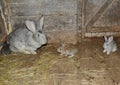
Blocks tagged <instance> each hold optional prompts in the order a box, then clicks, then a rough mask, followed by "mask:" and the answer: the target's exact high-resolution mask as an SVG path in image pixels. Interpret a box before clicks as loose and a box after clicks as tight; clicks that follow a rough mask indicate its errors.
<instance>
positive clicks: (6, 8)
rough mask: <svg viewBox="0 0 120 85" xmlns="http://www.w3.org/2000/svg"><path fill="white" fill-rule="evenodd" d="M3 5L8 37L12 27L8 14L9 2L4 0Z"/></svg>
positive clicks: (9, 14)
mask: <svg viewBox="0 0 120 85" xmlns="http://www.w3.org/2000/svg"><path fill="white" fill-rule="evenodd" d="M4 5H5V13H6V16H7V21H6V22H7V30H6V34H7V35H8V34H9V33H10V32H12V26H11V18H10V16H11V13H10V7H9V0H4Z"/></svg>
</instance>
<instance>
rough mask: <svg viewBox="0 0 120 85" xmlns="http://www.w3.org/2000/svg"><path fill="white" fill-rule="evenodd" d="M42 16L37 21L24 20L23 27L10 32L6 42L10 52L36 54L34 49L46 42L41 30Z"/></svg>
mask: <svg viewBox="0 0 120 85" xmlns="http://www.w3.org/2000/svg"><path fill="white" fill-rule="evenodd" d="M43 24H44V16H42V17H41V18H40V19H39V21H38V23H36V24H35V22H33V21H30V20H26V21H25V25H26V26H25V27H23V28H18V29H16V30H14V31H13V32H11V33H10V35H9V36H8V38H7V44H9V48H10V50H11V51H12V52H20V53H24V54H36V49H37V48H39V47H41V46H42V45H44V44H46V43H47V38H46V35H45V34H44V33H43V32H42V29H43Z"/></svg>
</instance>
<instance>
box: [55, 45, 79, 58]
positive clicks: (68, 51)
mask: <svg viewBox="0 0 120 85" xmlns="http://www.w3.org/2000/svg"><path fill="white" fill-rule="evenodd" d="M57 52H59V53H60V55H65V56H68V57H69V58H71V57H74V56H75V55H76V53H77V52H78V50H77V49H76V48H69V49H66V48H65V44H62V45H61V46H60V47H59V48H58V49H57Z"/></svg>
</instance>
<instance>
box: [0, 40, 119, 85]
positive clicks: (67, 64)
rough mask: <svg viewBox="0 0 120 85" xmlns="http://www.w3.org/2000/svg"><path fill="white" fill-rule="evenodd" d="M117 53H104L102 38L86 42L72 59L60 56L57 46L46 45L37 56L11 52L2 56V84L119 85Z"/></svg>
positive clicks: (0, 76)
mask: <svg viewBox="0 0 120 85" xmlns="http://www.w3.org/2000/svg"><path fill="white" fill-rule="evenodd" d="M115 39H116V42H117V45H118V50H117V52H114V53H111V54H110V55H106V54H104V53H103V52H102V51H103V47H102V45H103V42H104V40H103V38H89V39H84V41H83V42H82V43H81V44H80V43H78V44H77V45H75V47H76V48H77V49H78V50H79V52H78V53H77V55H76V56H75V57H73V58H68V57H66V56H61V55H59V53H57V51H56V49H57V48H58V47H59V44H58V45H55V44H52V45H47V46H46V47H43V48H41V49H39V50H38V51H37V52H38V54H37V55H24V54H20V53H12V54H10V55H7V56H2V55H1V56H0V85H120V84H119V83H120V43H119V40H118V38H115Z"/></svg>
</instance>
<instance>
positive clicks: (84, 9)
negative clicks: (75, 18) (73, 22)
mask: <svg viewBox="0 0 120 85" xmlns="http://www.w3.org/2000/svg"><path fill="white" fill-rule="evenodd" d="M86 2H87V0H82V38H84V37H85V32H86V27H85V12H86Z"/></svg>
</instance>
